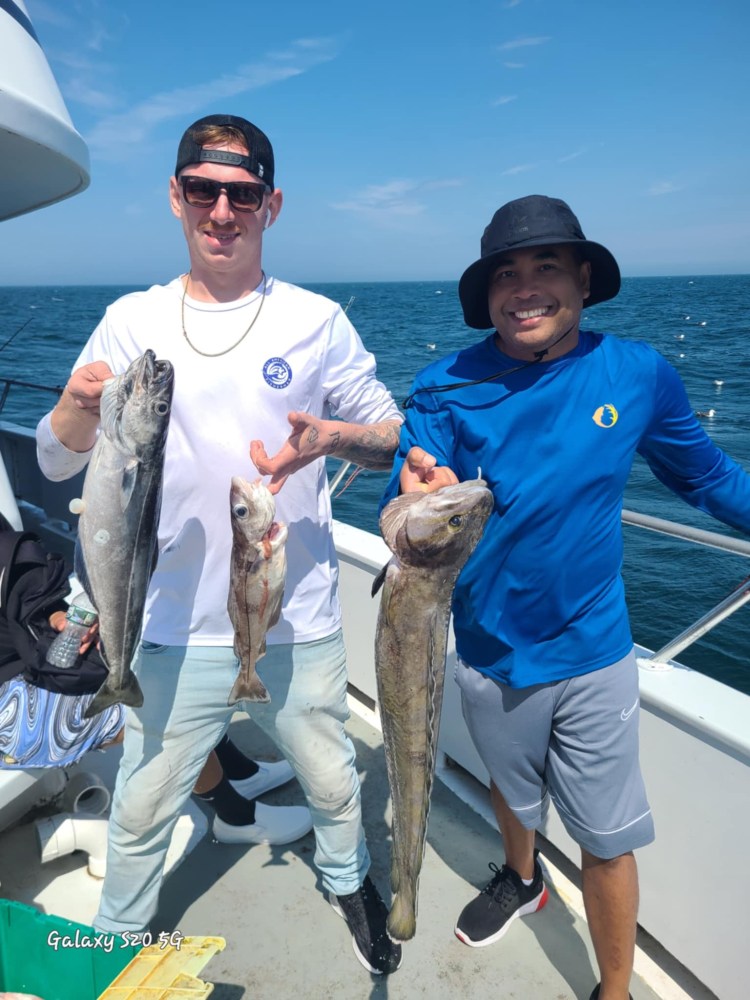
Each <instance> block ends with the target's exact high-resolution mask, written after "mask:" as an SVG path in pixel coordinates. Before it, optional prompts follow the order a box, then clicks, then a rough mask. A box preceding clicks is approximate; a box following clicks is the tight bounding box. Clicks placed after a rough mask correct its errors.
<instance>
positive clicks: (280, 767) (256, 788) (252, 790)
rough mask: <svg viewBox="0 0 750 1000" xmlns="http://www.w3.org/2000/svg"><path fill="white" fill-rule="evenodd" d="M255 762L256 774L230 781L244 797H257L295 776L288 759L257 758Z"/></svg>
mask: <svg viewBox="0 0 750 1000" xmlns="http://www.w3.org/2000/svg"><path fill="white" fill-rule="evenodd" d="M255 763H256V764H257V765H258V770H257V771H256V772H255V774H253V775H251V776H250V777H249V778H240V779H239V780H238V781H232V780H231V779H230V781H229V784H230V785H231V786H232V788H233V789H234V790H235V792H239V794H240V795H241V796H242V798H243V799H257V797H258V796H259V795H262V794H263V793H264V792H270V791H271V789H272V788H278V787H279V785H285V784H286V783H287V781H291V780H292V778H293V777H294V771H293V770H292V766H291V764H290V763H289V761H287V760H279V761H265V760H256V762H255Z"/></svg>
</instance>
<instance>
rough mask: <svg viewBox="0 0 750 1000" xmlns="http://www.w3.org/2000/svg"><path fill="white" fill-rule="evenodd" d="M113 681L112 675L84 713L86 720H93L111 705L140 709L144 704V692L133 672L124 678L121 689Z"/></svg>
mask: <svg viewBox="0 0 750 1000" xmlns="http://www.w3.org/2000/svg"><path fill="white" fill-rule="evenodd" d="M111 681H112V677H111V675H110V676H109V677H108V678H107V679H106V680H105V682H104V683H103V684H102V686H101V687H100V688H99V690H98V691H97V692H96V694H95V695H94V697H93V700H92V701H91V702H90V704H89V705H88V706H87V708H86V711H85V712H84V713H83V717H84V719H93V718H94V716H95V715H98V714H99V712H103V711H104V709H105V708H109V707H110V706H111V705H118V704H121V705H130V706H132V707H133V708H139V707H140V706H141V705H142V704H143V691H141V686H140V684H139V683H138V678H137V677H136V676H135V674H134V673H132V671H130V672H129V673H128V675H127V677H126V678H123V684H122V685H120V687H116V686H115V685H114V684H113V683H111Z"/></svg>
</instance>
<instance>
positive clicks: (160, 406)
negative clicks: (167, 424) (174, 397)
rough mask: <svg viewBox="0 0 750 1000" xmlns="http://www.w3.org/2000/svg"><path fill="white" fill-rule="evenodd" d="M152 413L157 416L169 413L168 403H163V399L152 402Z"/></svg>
mask: <svg viewBox="0 0 750 1000" xmlns="http://www.w3.org/2000/svg"><path fill="white" fill-rule="evenodd" d="M154 413H155V414H156V415H157V416H159V417H165V416H166V415H167V414H168V413H169V403H165V402H164V400H163V399H160V400H159V401H158V402H157V403H154Z"/></svg>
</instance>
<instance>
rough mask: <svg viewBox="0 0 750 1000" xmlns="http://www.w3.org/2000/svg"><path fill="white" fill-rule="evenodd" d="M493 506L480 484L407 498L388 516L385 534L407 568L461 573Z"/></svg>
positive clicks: (390, 507) (394, 502)
mask: <svg viewBox="0 0 750 1000" xmlns="http://www.w3.org/2000/svg"><path fill="white" fill-rule="evenodd" d="M493 505H494V499H493V496H492V493H491V491H490V490H489V489H487V485H486V483H485V482H484V481H483V480H481V479H472V480H467V481H466V482H463V483H457V484H454V485H453V486H444V487H443V488H442V489H439V490H435V492H433V493H419V492H415V493H405V494H403V495H402V496H399V497H396V498H395V499H393V500H391V502H390V503H389V504H388V505H387V506H386V507H385V509H384V510H383V512H382V514H381V515H380V531H381V534H382V535H383V538H384V539H385V542H386V544H387V546H388V548H389V549H390V550H391V552H393V554H394V555H395V556H396V557H397V558H398V560H399V562H400V563H401V564H402V565H404V566H428V567H429V566H432V567H434V568H435V569H438V568H439V567H441V566H446V567H452V568H454V569H455V568H458V569H460V568H461V567H462V566H463V565H464V563H465V562H466V560H467V559H468V558H469V556H470V555H471V553H472V552H473V551H474V548H475V547H476V544H477V542H478V541H479V539H480V538H481V537H482V532H483V531H484V526H485V523H486V522H487V518H488V517H489V516H490V513H491V512H492V508H493Z"/></svg>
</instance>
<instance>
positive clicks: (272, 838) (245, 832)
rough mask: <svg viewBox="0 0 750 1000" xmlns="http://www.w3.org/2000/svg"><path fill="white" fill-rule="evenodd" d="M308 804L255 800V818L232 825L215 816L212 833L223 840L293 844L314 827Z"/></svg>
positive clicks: (227, 842)
mask: <svg viewBox="0 0 750 1000" xmlns="http://www.w3.org/2000/svg"><path fill="white" fill-rule="evenodd" d="M312 825H313V823H312V816H311V815H310V810H309V809H308V808H307V806H266V805H264V804H263V803H262V802H256V803H255V822H254V823H250V824H249V825H248V826H232V825H231V824H230V823H225V822H224V820H223V819H219V817H218V816H214V825H213V834H214V838H215V839H216V840H218V842H219V843H220V844H291V843H292V841H293V840H299V839H300V837H304V836H305V834H306V833H309V832H310V830H312Z"/></svg>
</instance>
